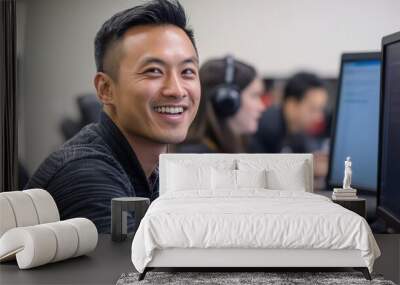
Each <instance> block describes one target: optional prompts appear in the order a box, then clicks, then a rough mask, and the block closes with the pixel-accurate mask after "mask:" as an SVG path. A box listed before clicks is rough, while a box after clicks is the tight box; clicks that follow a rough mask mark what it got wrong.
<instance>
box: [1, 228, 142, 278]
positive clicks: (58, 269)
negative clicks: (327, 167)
mask: <svg viewBox="0 0 400 285" xmlns="http://www.w3.org/2000/svg"><path fill="white" fill-rule="evenodd" d="M131 244H132V238H130V239H127V240H125V241H123V242H118V243H117V242H112V241H111V235H99V241H98V244H97V247H96V249H95V250H94V251H93V252H91V253H90V254H88V255H87V256H80V257H76V258H72V259H68V260H64V261H60V262H57V263H51V264H46V265H43V266H40V267H36V268H32V269H25V270H19V269H18V265H17V263H16V261H12V262H6V263H1V264H0V284H1V285H6V284H7V285H8V284H115V283H116V282H117V280H118V278H119V277H120V276H121V274H122V273H124V272H132V271H134V270H135V269H134V267H133V264H132V261H131V257H130V255H131Z"/></svg>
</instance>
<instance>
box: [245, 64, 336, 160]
mask: <svg viewBox="0 0 400 285" xmlns="http://www.w3.org/2000/svg"><path fill="white" fill-rule="evenodd" d="M327 103H328V92H327V90H326V88H325V87H324V83H323V81H322V80H321V79H320V78H319V77H318V76H316V75H315V74H312V73H307V72H300V73H297V74H295V75H293V76H292V77H291V78H290V79H289V80H288V81H287V84H286V86H285V88H284V91H283V98H282V103H281V104H280V105H275V106H271V107H270V108H268V109H267V110H266V111H265V112H264V113H263V115H262V117H261V120H260V126H259V128H258V130H257V133H256V134H255V135H254V136H253V137H252V139H251V143H250V150H251V152H259V153H281V152H285V153H288V152H289V153H306V152H310V151H311V150H310V149H309V148H308V145H307V136H308V133H309V131H310V130H312V129H313V128H314V127H315V126H316V125H317V124H319V123H320V122H321V121H322V120H323V119H324V116H325V108H326V106H327Z"/></svg>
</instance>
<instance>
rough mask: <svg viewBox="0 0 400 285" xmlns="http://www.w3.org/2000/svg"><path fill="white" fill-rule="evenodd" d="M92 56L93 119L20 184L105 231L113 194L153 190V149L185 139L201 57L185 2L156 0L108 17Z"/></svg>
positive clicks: (155, 151) (67, 215)
mask: <svg viewBox="0 0 400 285" xmlns="http://www.w3.org/2000/svg"><path fill="white" fill-rule="evenodd" d="M95 61H96V67H97V73H96V75H95V77H94V85H95V87H96V91H97V96H98V98H99V100H100V101H101V103H102V112H101V114H100V119H99V122H97V123H94V124H90V125H87V126H86V127H84V128H83V129H82V130H81V131H79V133H77V134H76V135H75V136H74V137H72V138H71V139H70V140H68V141H67V142H66V143H65V144H63V145H62V146H61V147H60V148H59V149H58V150H56V151H55V152H53V153H52V154H51V155H50V156H49V157H48V158H47V159H46V160H45V161H44V162H43V163H42V164H41V165H40V166H39V168H38V170H37V171H36V172H35V174H34V175H33V177H32V178H31V180H30V181H29V182H28V184H27V185H26V186H25V188H43V189H46V190H47V191H49V193H50V194H51V195H52V196H53V198H54V200H55V202H56V204H57V207H58V209H59V211H60V216H61V219H70V218H74V217H85V218H88V219H90V220H92V221H93V222H94V223H95V225H96V227H97V230H98V231H99V232H100V233H107V232H110V227H111V219H110V218H111V217H110V216H111V199H112V198H116V197H125V196H140V197H148V198H149V199H150V200H151V201H153V200H154V199H156V198H157V197H158V193H159V191H158V159H159V155H160V154H161V153H165V152H166V151H167V146H168V145H169V144H175V143H180V142H182V141H183V140H184V139H185V137H186V135H187V131H188V129H189V126H190V124H191V123H192V121H193V119H194V117H195V115H196V112H197V109H198V105H199V101H200V94H201V92H200V79H199V67H198V65H199V64H198V62H199V60H198V54H197V50H196V46H195V42H194V37H193V32H192V30H191V29H189V28H188V27H187V22H186V16H185V11H184V9H183V7H182V6H181V5H180V4H179V3H178V2H170V1H166V0H157V1H151V2H147V3H145V4H143V5H140V6H136V7H133V8H131V9H127V10H124V11H121V12H119V13H117V14H115V15H114V16H112V17H111V18H110V19H109V20H107V21H106V22H105V23H104V24H103V25H102V27H101V28H100V30H99V31H98V32H97V35H96V38H95ZM128 223H129V225H128V227H129V228H132V227H133V226H134V225H133V221H132V219H130V218H129V219H128Z"/></svg>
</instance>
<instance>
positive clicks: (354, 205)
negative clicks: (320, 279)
mask: <svg viewBox="0 0 400 285" xmlns="http://www.w3.org/2000/svg"><path fill="white" fill-rule="evenodd" d="M332 201H333V202H334V203H336V204H339V205H340V206H342V207H344V208H346V209H348V210H350V211H353V212H354V213H357V214H359V215H360V216H361V217H363V218H364V219H366V218H367V205H366V204H367V202H366V200H365V199H362V198H357V199H354V200H340V199H338V200H334V199H332Z"/></svg>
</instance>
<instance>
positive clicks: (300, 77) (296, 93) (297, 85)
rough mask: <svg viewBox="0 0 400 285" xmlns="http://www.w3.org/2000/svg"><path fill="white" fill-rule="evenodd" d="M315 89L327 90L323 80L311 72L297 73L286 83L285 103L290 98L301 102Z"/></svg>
mask: <svg viewBox="0 0 400 285" xmlns="http://www.w3.org/2000/svg"><path fill="white" fill-rule="evenodd" d="M314 88H325V85H324V82H323V81H322V79H321V78H319V77H318V76H317V75H315V74H313V73H309V72H299V73H296V74H295V75H293V76H292V77H291V78H290V79H289V80H288V82H287V83H286V86H285V89H284V91H283V101H284V102H285V101H287V100H288V99H290V98H292V99H296V100H297V101H301V100H303V98H304V95H305V94H306V93H307V91H309V90H310V89H314Z"/></svg>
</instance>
